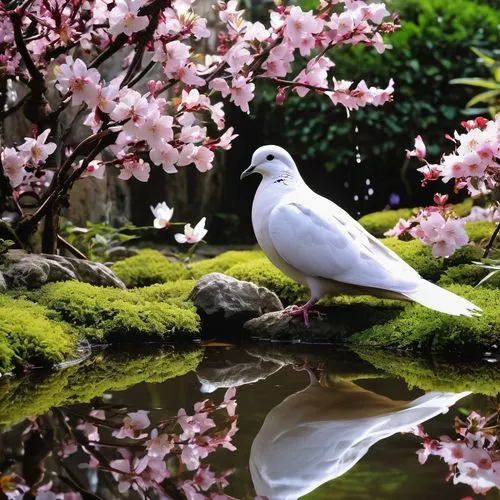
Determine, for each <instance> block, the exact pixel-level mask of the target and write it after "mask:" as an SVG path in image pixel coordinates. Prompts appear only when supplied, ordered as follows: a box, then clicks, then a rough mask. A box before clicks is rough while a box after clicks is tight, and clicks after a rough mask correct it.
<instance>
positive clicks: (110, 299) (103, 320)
mask: <svg viewBox="0 0 500 500" xmlns="http://www.w3.org/2000/svg"><path fill="white" fill-rule="evenodd" d="M32 297H33V298H34V299H35V300H36V301H37V302H39V303H40V304H43V305H44V306H46V307H48V308H49V309H52V310H54V311H56V312H57V313H58V314H59V316H60V318H61V319H62V320H64V321H67V322H68V323H70V324H71V325H74V326H75V327H77V328H78V329H79V331H80V332H82V333H84V334H85V336H86V337H87V338H88V339H89V340H90V341H91V342H96V341H99V342H101V341H108V342H122V341H129V340H132V339H133V338H137V337H138V336H139V338H140V339H141V340H142V341H144V340H146V339H147V338H148V337H149V338H150V339H157V340H158V339H163V338H166V337H171V336H173V335H174V334H175V335H176V336H177V335H179V334H180V335H185V334H191V335H193V334H196V333H198V331H199V329H200V322H199V317H198V315H197V314H196V312H195V310H194V307H193V306H192V305H191V304H189V303H184V304H183V305H182V307H181V306H180V305H179V301H178V302H177V303H174V302H175V300H172V302H171V303H169V302H166V301H165V302H158V301H155V300H152V299H149V298H148V296H147V292H146V293H145V294H144V295H141V294H139V293H133V292H132V291H127V290H116V289H112V288H101V287H95V286H92V285H88V284H87V283H79V282H64V283H51V284H49V285H46V286H44V287H42V288H41V289H40V290H39V291H38V292H36V293H35V294H33V295H32Z"/></svg>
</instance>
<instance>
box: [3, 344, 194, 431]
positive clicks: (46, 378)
mask: <svg viewBox="0 0 500 500" xmlns="http://www.w3.org/2000/svg"><path fill="white" fill-rule="evenodd" d="M202 357H203V350H202V349H195V350H186V351H184V350H179V349H176V350H175V351H173V350H163V349H158V348H155V353H154V354H144V355H138V354H137V353H136V352H135V353H134V354H126V353H119V354H118V353H110V352H102V353H98V354H95V355H93V356H92V357H91V358H90V359H88V360H86V361H84V362H82V363H79V364H77V365H72V366H68V367H67V368H64V369H61V370H57V371H55V372H52V373H46V374H44V375H43V376H40V374H37V375H34V374H33V375H29V376H24V377H9V378H6V379H2V380H1V381H0V426H7V425H14V424H16V423H17V422H19V421H21V420H22V419H23V418H24V417H26V416H31V417H35V416H38V415H42V414H44V413H45V412H47V411H48V410H49V409H50V408H51V407H53V406H61V405H64V404H75V403H83V402H88V401H91V400H92V398H94V397H98V396H101V395H102V394H104V393H105V392H108V391H122V390H124V389H126V388H127V387H130V386H133V385H136V384H139V383H141V382H163V381H164V380H168V379H170V378H174V377H178V376H181V375H184V374H185V373H187V372H189V371H191V370H195V369H196V367H197V366H198V364H199V362H200V361H201V359H202Z"/></svg>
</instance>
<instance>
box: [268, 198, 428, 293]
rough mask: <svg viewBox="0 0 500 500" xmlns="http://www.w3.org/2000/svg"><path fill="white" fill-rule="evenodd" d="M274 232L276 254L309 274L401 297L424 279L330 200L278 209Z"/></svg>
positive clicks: (271, 227)
mask: <svg viewBox="0 0 500 500" xmlns="http://www.w3.org/2000/svg"><path fill="white" fill-rule="evenodd" d="M311 205H312V206H314V210H313V209H311V208H309V207H310V206H311ZM268 229H269V236H270V238H271V241H272V244H273V246H274V248H275V250H276V252H277V253H278V254H279V255H280V256H281V258H282V259H283V260H285V261H286V262H287V263H288V264H289V265H291V266H293V267H295V268H296V269H299V270H300V271H302V272H303V273H305V274H306V275H309V276H312V277H317V278H326V279H332V280H335V281H340V282H343V283H350V284H353V285H360V286H368V287H374V288H382V289H384V290H392V291H397V292H401V293H404V292H408V291H411V290H413V289H415V287H416V286H417V284H418V282H419V281H420V280H421V277H420V275H419V274H418V273H417V272H416V271H415V270H414V269H413V268H412V267H411V266H409V265H408V264H406V262H404V261H403V260H402V259H401V258H400V257H398V256H397V255H396V254H395V253H394V252H392V251H391V250H390V249H388V248H387V247H386V246H384V245H383V244H382V243H381V242H380V241H378V240H377V239H376V238H374V237H373V236H372V235H371V234H370V233H368V232H367V231H366V230H365V229H364V228H363V227H362V226H361V225H360V224H359V223H358V222H357V221H355V220H354V219H353V218H352V217H351V216H350V215H349V214H348V213H347V212H345V211H344V210H342V209H341V208H340V207H338V206H337V205H335V204H334V203H332V202H331V201H330V200H327V199H326V198H322V197H317V199H315V200H314V201H313V203H311V202H310V200H306V202H305V203H304V202H295V201H290V202H288V203H287V202H285V203H281V204H279V205H277V206H276V207H275V208H274V209H273V210H272V212H271V214H270V216H269V220H268Z"/></svg>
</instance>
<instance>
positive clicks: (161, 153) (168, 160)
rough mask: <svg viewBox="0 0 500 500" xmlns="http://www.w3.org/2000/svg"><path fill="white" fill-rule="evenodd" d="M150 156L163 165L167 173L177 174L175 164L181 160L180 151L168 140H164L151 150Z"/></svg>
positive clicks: (153, 160)
mask: <svg viewBox="0 0 500 500" xmlns="http://www.w3.org/2000/svg"><path fill="white" fill-rule="evenodd" d="M149 157H150V158H151V161H152V162H153V163H154V164H155V165H161V166H162V167H163V170H165V172H167V174H175V173H176V172H177V168H175V164H176V163H177V161H178V160H179V152H178V151H177V149H175V148H174V147H173V146H172V145H170V144H169V143H168V142H162V143H160V144H159V145H157V146H156V147H154V148H152V149H151V151H150V152H149Z"/></svg>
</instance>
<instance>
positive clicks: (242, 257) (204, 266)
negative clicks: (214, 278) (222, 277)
mask: <svg viewBox="0 0 500 500" xmlns="http://www.w3.org/2000/svg"><path fill="white" fill-rule="evenodd" d="M262 257H264V253H263V252H262V250H240V251H237V250H230V251H227V252H223V253H221V254H219V255H217V257H214V258H212V259H205V260H200V261H198V262H194V263H193V264H192V265H190V266H189V269H190V276H191V277H193V278H195V279H198V278H201V277H202V276H204V275H206V274H210V273H226V271H227V270H228V269H230V268H231V267H233V266H235V265H237V264H245V263H247V262H252V261H254V260H256V259H261V258H262Z"/></svg>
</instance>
